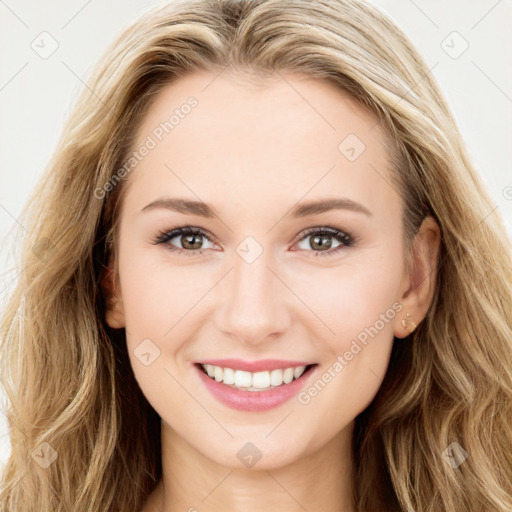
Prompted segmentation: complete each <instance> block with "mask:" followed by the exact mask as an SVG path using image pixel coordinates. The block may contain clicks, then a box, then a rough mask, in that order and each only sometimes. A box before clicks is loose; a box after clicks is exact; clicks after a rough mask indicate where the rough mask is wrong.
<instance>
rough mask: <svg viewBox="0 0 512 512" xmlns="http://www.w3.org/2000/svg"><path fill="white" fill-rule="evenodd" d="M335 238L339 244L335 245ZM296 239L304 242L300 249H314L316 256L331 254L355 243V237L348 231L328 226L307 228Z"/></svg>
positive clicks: (301, 242)
mask: <svg viewBox="0 0 512 512" xmlns="http://www.w3.org/2000/svg"><path fill="white" fill-rule="evenodd" d="M333 238H334V239H335V240H336V241H337V242H338V245H334V246H333V242H332V239H333ZM296 240H298V241H299V243H300V244H303V245H302V246H300V247H299V248H300V249H305V250H309V249H313V252H315V253H316V254H315V256H331V255H334V254H335V253H338V252H340V251H341V250H342V249H343V248H344V247H350V246H353V245H354V244H355V238H353V237H352V236H350V235H349V234H348V233H344V232H343V231H340V230H339V229H335V228H330V227H328V226H324V227H316V228H310V229H307V230H306V231H305V232H303V233H301V234H300V235H299V237H298V238H296ZM333 247H334V248H333Z"/></svg>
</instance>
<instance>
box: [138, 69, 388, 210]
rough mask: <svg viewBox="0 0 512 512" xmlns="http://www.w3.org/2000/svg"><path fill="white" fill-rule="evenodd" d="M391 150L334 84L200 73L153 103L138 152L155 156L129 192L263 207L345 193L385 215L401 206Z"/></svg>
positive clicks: (144, 162)
mask: <svg viewBox="0 0 512 512" xmlns="http://www.w3.org/2000/svg"><path fill="white" fill-rule="evenodd" d="M387 143H388V140H387V138H386V135H385V133H384V131H383V130H382V127H381V125H380V124H379V123H378V121H377V119H376V118H375V117H374V116H373V114H372V113H370V112H369V111H368V110H366V109H364V108H363V107H362V106H361V105H359V104H358V103H356V102H355V101H354V100H353V99H352V98H351V97H350V96H349V95H348V94H347V93H346V92H345V91H343V90H341V89H340V88H338V87H336V86H335V85H334V84H332V83H330V82H328V81H324V80H320V79H316V78H311V77H306V76H302V75H297V74H290V73H279V74H275V75H272V77H271V78H268V79H264V80H263V79H261V80H260V79H258V80H254V79H251V80H245V79H244V78H242V77H240V76H237V75H234V74H230V73H227V72H225V73H221V74H220V75H215V74H213V73H209V72H195V73H192V74H190V75H187V76H185V77H182V78H180V79H178V80H177V81H175V82H173V83H171V84H168V85H167V86H165V87H164V88H163V89H162V90H161V91H160V92H159V93H158V95H157V96H156V97H155V98H154V100H153V102H152V104H151V106H150V108H149V110H148V112H147V114H146V116H145V118H144V119H143V121H142V123H141V125H140V128H139V130H138V132H137V137H136V144H135V146H134V148H133V150H134V151H138V150H139V149H140V148H142V147H143V146H147V147H150V149H149V151H144V153H145V156H144V157H143V158H139V161H138V162H137V165H136V169H135V172H133V173H132V175H131V176H130V177H129V180H131V181H132V182H133V183H130V190H131V189H132V188H134V189H135V190H136V191H135V192H134V193H133V194H132V195H133V199H134V200H136V201H137V200H139V201H142V200H143V199H142V197H141V195H142V196H144V200H146V199H154V198H155V197H156V196H158V195H162V193H163V192H167V193H169V194H171V193H173V195H181V196H183V195H186V196H189V197H191V196H193V195H195V196H197V197H201V198H203V196H206V197H205V198H204V199H205V200H206V198H207V199H208V202H213V203H215V202H218V201H223V202H226V199H229V202H231V203H232V204H241V203H243V202H245V203H246V204H248V203H247V201H248V200H249V198H254V201H255V207H257V206H259V207H260V208H261V201H267V202H272V204H281V205H283V206H284V205H286V204H288V203H289V204H293V203H294V202H296V201H298V200H299V199H300V198H301V197H303V196H305V195H307V196H308V197H307V198H308V199H314V198H315V197H317V196H318V197H322V196H325V195H330V196H332V195H336V194H340V195H343V196H349V197H351V198H352V199H354V200H358V201H361V202H363V203H366V204H373V205H375V206H376V207H379V206H380V207H382V208H385V207H386V205H388V206H389V204H390V202H393V201H394V202H395V203H396V202H397V199H398V196H397V193H396V191H395V190H394V189H393V187H392V186H391V178H390V169H389V164H390V158H389V154H388V149H387V148H388V146H387ZM139 152H140V151H139ZM130 194H131V191H130V193H129V194H128V196H129V195H130ZM197 197H195V199H197ZM388 209H389V208H388Z"/></svg>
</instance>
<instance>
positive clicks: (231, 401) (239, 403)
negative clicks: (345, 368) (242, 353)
mask: <svg viewBox="0 0 512 512" xmlns="http://www.w3.org/2000/svg"><path fill="white" fill-rule="evenodd" d="M212 362H213V361H211V362H202V363H196V364H194V367H195V368H196V369H197V373H198V375H199V378H200V380H201V381H202V382H203V384H204V385H205V386H206V388H207V389H208V391H209V392H210V393H211V395H213V397H214V398H216V399H217V400H218V401H220V402H221V403H222V404H224V405H227V406H228V407H230V408H232V409H238V410H242V411H253V412H255V411H265V410H268V409H271V408H274V407H278V406H279V405H282V404H283V403H284V402H286V401H287V400H289V399H291V398H292V397H293V396H295V395H296V394H297V393H299V391H300V390H301V388H302V387H304V386H305V384H306V381H307V380H309V379H310V378H311V377H312V375H313V374H314V373H316V372H315V370H316V368H317V367H318V364H316V363H314V364H308V363H305V364H304V362H300V361H276V360H272V361H270V360H267V361H259V362H252V363H247V362H243V361H240V360H216V361H215V362H217V364H211V363H212ZM301 363H302V364H301ZM227 364H230V365H231V366H227ZM241 366H242V367H243V368H240V367H241ZM264 368H265V369H264ZM250 369H252V370H258V371H250Z"/></svg>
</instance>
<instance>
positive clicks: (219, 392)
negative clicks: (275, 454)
mask: <svg viewBox="0 0 512 512" xmlns="http://www.w3.org/2000/svg"><path fill="white" fill-rule="evenodd" d="M219 361H220V360H217V363H219ZM223 361H229V360H227V359H225V360H223ZM288 363H290V361H287V364H288ZM293 363H294V364H293V365H292V366H294V365H295V362H293ZM201 364H212V363H197V364H194V368H195V369H196V371H197V373H198V375H199V378H200V379H201V381H202V382H203V383H204V385H205V386H206V388H207V389H208V391H209V392H210V393H211V394H212V395H213V396H214V397H215V398H216V399H217V400H218V401H219V402H221V403H222V404H224V405H226V406H228V407H230V408H232V409H237V410H239V411H249V412H258V411H267V410H269V409H273V408H275V407H279V406H280V405H282V404H284V403H285V402H287V401H288V400H290V399H291V398H292V397H294V396H295V395H297V393H298V392H299V391H300V390H301V389H302V388H303V387H304V386H305V385H306V383H307V382H308V381H309V380H310V379H311V378H312V377H313V375H314V374H315V373H316V370H317V369H318V364H314V365H310V368H308V369H307V370H306V371H305V372H304V373H303V374H302V375H301V376H300V377H299V378H298V379H294V380H292V382H290V383H289V384H282V385H281V386H277V387H276V388H274V389H269V390H267V391H244V390H241V389H236V388H232V387H230V386H227V385H226V384H224V383H222V382H217V381H216V380H214V379H212V378H210V377H209V376H208V375H207V374H206V373H205V372H204V371H203V369H202V366H201ZM215 366H221V365H220V364H216V365H215ZM226 366H227V367H228V368H229V367H230V366H229V365H226ZM297 366H307V365H301V364H297ZM266 368H268V366H267V367H266ZM279 368H282V367H279ZM287 368H289V366H288V367H287ZM237 369H242V368H237ZM274 369H278V368H274Z"/></svg>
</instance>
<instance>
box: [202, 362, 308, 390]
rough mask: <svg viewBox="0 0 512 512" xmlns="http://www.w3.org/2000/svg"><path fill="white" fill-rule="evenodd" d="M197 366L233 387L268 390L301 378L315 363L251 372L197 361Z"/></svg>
mask: <svg viewBox="0 0 512 512" xmlns="http://www.w3.org/2000/svg"><path fill="white" fill-rule="evenodd" d="M196 366H197V367H198V368H199V369H200V370H201V371H202V372H203V373H204V374H205V375H208V377H209V378H210V379H212V380H214V381H216V382H220V383H222V384H224V385H226V386H228V387H231V388H233V389H240V390H243V391H256V392H261V391H268V390H271V389H275V388H278V387H281V386H284V385H287V384H290V383H291V382H293V381H295V380H298V379H300V378H301V377H302V376H303V375H305V374H307V373H308V372H309V371H310V370H311V369H312V368H313V367H314V366H317V365H316V364H315V363H313V364H307V365H297V366H288V365H284V367H283V368H275V369H273V370H262V371H258V372H250V371H246V370H240V369H234V368H230V367H224V366H216V365H213V364H202V363H196Z"/></svg>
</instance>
